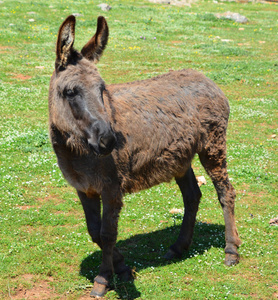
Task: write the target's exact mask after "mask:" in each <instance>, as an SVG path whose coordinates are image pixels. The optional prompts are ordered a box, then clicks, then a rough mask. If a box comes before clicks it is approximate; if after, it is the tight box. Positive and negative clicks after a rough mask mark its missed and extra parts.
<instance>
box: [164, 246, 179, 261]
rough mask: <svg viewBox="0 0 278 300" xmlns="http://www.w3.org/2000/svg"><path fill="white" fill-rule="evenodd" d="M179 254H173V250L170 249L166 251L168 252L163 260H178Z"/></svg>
mask: <svg viewBox="0 0 278 300" xmlns="http://www.w3.org/2000/svg"><path fill="white" fill-rule="evenodd" d="M180 257H181V254H180V253H177V252H175V251H174V250H172V249H171V248H170V249H169V250H168V252H167V253H166V254H165V255H164V258H165V259H167V260H172V259H174V258H180Z"/></svg>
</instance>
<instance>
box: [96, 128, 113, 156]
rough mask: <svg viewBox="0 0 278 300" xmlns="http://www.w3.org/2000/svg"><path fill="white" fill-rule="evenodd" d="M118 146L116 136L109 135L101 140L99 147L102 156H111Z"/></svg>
mask: <svg viewBox="0 0 278 300" xmlns="http://www.w3.org/2000/svg"><path fill="white" fill-rule="evenodd" d="M115 144H116V138H115V135H114V134H112V133H111V134H107V135H105V136H101V137H100V138H99V142H98V146H99V149H100V151H101V152H102V154H106V155H107V154H109V153H111V152H112V151H113V149H114V146H115Z"/></svg>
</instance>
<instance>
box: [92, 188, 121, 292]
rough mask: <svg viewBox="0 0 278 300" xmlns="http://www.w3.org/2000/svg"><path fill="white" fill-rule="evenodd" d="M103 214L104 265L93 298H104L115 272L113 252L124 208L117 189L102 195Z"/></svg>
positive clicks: (97, 279)
mask: <svg viewBox="0 0 278 300" xmlns="http://www.w3.org/2000/svg"><path fill="white" fill-rule="evenodd" d="M101 198H102V204H103V213H102V222H101V230H100V239H101V244H102V263H101V265H100V270H99V275H98V276H97V277H96V278H95V282H94V287H93V290H92V292H91V295H92V296H98V297H102V296H103V295H104V294H105V293H106V292H107V288H108V284H109V279H110V278H111V276H112V274H113V272H114V265H113V252H114V247H115V244H116V241H117V233H118V219H119V214H120V211H121V208H122V195H121V192H120V191H119V190H118V189H116V191H115V189H113V188H112V189H111V188H110V190H109V191H107V190H105V191H103V193H102V194H101Z"/></svg>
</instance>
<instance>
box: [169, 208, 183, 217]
mask: <svg viewBox="0 0 278 300" xmlns="http://www.w3.org/2000/svg"><path fill="white" fill-rule="evenodd" d="M182 213H183V209H181V208H172V209H171V210H170V214H173V215H174V214H182Z"/></svg>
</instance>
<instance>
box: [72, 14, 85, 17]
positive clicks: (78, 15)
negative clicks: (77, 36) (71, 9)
mask: <svg viewBox="0 0 278 300" xmlns="http://www.w3.org/2000/svg"><path fill="white" fill-rule="evenodd" d="M72 15H73V16H75V17H83V15H82V14H80V13H73V14H72Z"/></svg>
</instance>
